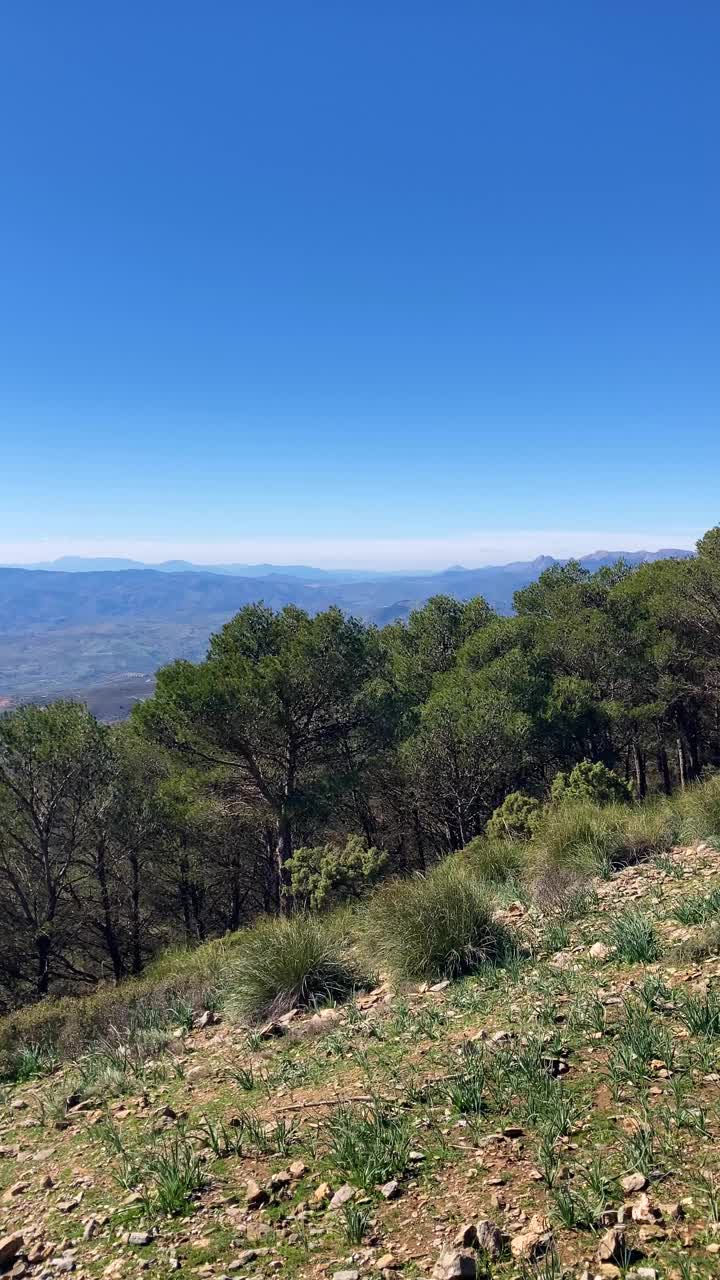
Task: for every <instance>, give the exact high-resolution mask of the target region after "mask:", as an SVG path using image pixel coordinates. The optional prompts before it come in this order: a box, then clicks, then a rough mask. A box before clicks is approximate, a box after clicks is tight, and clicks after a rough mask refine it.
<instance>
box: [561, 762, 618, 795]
mask: <svg viewBox="0 0 720 1280" xmlns="http://www.w3.org/2000/svg"><path fill="white" fill-rule="evenodd" d="M550 795H551V798H552V800H553V801H554V802H555V803H563V804H564V803H565V802H566V801H570V802H574V801H577V800H580V801H582V800H589V801H590V803H591V804H597V805H603V804H630V803H631V801H632V799H633V793H632V788H631V787H630V786H629V784H628V783H627V782H624V781H623V779H622V778H620V777H618V775H617V774H616V773H615V772H614V770H612V769H608V767H607V765H604V764H602V763H601V761H599V760H598V761H597V762H596V763H595V764H593V763H592V761H590V760H581V761H580V763H579V764H576V765H575V768H574V769H573V770H572V771H571V772H570V773H569V774H567V773H558V774H556V775H555V778H554V780H553V784H552V787H551V790H550Z"/></svg>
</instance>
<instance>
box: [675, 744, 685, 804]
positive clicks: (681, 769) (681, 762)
mask: <svg viewBox="0 0 720 1280" xmlns="http://www.w3.org/2000/svg"><path fill="white" fill-rule="evenodd" d="M677 754H678V773H679V774H680V788H681V790H682V791H684V790H685V751H684V748H683V742H682V738H678V740H677Z"/></svg>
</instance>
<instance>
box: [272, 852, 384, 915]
mask: <svg viewBox="0 0 720 1280" xmlns="http://www.w3.org/2000/svg"><path fill="white" fill-rule="evenodd" d="M387 861H388V857H387V854H386V853H381V852H380V850H379V849H374V848H368V846H367V844H366V842H365V841H364V840H363V839H362V838H361V837H360V836H348V838H347V841H346V842H345V845H344V847H342V848H340V847H338V846H337V845H332V844H322V845H317V846H316V847H315V848H302V849H296V850H295V853H294V854H293V856H292V858H291V859H290V861H289V862H288V869H289V872H290V886H291V889H292V893H293V897H294V898H295V899H296V900H297V901H298V902H300V903H302V905H303V906H304V907H306V908H307V907H310V908H312V910H314V911H321V910H323V908H325V907H328V906H332V905H337V904H338V903H340V902H343V901H344V900H346V899H347V898H360V897H362V896H363V894H364V893H366V892H367V890H368V889H370V888H371V887H372V886H373V885H374V884H375V883H376V882H377V881H378V880H379V879H380V877H381V875H382V874H383V872H384V870H385V867H386V866H387Z"/></svg>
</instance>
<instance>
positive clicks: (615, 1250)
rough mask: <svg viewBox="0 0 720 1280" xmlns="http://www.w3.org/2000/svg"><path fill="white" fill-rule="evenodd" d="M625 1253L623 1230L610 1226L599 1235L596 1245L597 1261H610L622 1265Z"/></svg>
mask: <svg viewBox="0 0 720 1280" xmlns="http://www.w3.org/2000/svg"><path fill="white" fill-rule="evenodd" d="M627 1253H628V1248H627V1244H626V1242H625V1232H624V1231H620V1229H619V1228H618V1227H610V1228H609V1229H608V1230H607V1231H606V1232H605V1234H604V1235H603V1236H601V1237H600V1241H599V1243H598V1247H597V1259H598V1261H599V1262H612V1263H614V1264H616V1265H620V1266H622V1265H623V1264H624V1263H625V1260H626V1257H627Z"/></svg>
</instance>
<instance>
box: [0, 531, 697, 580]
mask: <svg viewBox="0 0 720 1280" xmlns="http://www.w3.org/2000/svg"><path fill="white" fill-rule="evenodd" d="M702 533H703V529H697V530H693V531H692V532H687V531H685V532H681V533H677V532H675V533H672V532H668V533H659V534H658V533H648V532H647V531H645V532H643V531H640V532H624V533H617V532H612V531H608V530H605V531H600V532H588V531H575V532H573V531H557V530H534V531H531V530H516V531H505V532H499V533H495V534H492V533H488V532H477V533H467V534H465V535H456V536H453V537H447V538H444V539H443V538H404V539H392V538H385V539H348V538H345V539H334V540H333V539H319V538H299V539H297V540H294V541H290V540H287V539H279V538H278V539H271V538H257V539H238V540H236V541H228V542H217V543H190V542H183V541H180V540H177V541H176V540H168V541H167V542H159V541H157V540H145V541H131V540H128V541H125V540H122V539H112V540H107V541H102V540H80V539H67V540H61V539H58V540H57V541H55V540H53V541H50V540H48V541H37V542H33V543H23V544H14V543H0V563H2V564H3V565H6V566H7V565H15V566H19V567H23V566H30V565H32V564H37V563H43V562H50V561H54V560H57V559H61V558H63V557H65V556H70V557H80V558H87V559H104V558H105V559H130V560H138V561H142V562H143V563H145V564H149V565H151V566H152V565H158V564H162V563H164V562H165V561H168V560H188V561H191V562H192V563H193V564H194V565H197V566H198V567H202V566H203V565H217V564H246V565H256V564H270V565H277V564H280V565H291V564H293V565H297V564H303V565H309V566H312V567H314V568H318V569H328V570H335V571H337V570H342V569H348V570H355V571H358V570H364V571H368V572H372V571H376V572H378V573H383V572H403V571H406V572H415V571H422V570H429V571H437V570H442V569H447V568H448V567H449V566H451V565H455V564H460V565H462V566H463V567H465V568H470V569H475V568H483V567H485V566H488V565H502V564H507V563H511V562H512V561H515V560H520V561H522V560H533V559H535V558H536V557H537V556H539V555H548V556H554V557H555V558H557V559H566V558H569V557H578V558H580V557H582V556H586V555H592V554H593V553H594V552H597V551H608V552H611V553H612V552H620V551H649V552H654V551H660V550H662V549H664V548H670V547H672V548H675V549H679V550H692V549H693V547H694V545H695V542H696V541H697V539H698V538H699V537H700V536H701V534H702Z"/></svg>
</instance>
